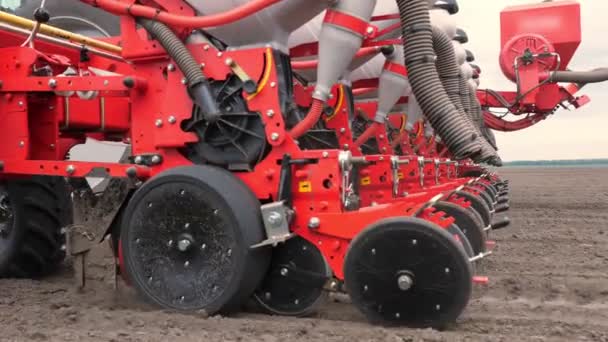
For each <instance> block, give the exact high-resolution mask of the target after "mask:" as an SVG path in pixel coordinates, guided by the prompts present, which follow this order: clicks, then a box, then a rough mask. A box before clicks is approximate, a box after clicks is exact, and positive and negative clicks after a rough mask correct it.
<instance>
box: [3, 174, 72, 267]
mask: <svg viewBox="0 0 608 342" xmlns="http://www.w3.org/2000/svg"><path fill="white" fill-rule="evenodd" d="M71 223H72V200H71V196H70V190H69V188H68V185H67V182H66V181H65V179H64V178H61V177H44V176H34V177H30V178H27V179H19V180H11V181H8V182H5V183H2V184H0V277H17V278H40V277H43V276H46V275H49V274H51V273H53V271H55V270H56V269H57V267H58V266H59V265H60V264H61V263H62V262H63V260H64V258H65V234H64V233H63V232H62V228H64V227H66V226H68V225H69V224H71Z"/></svg>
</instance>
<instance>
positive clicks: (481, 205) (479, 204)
mask: <svg viewBox="0 0 608 342" xmlns="http://www.w3.org/2000/svg"><path fill="white" fill-rule="evenodd" d="M455 195H456V196H458V197H462V198H464V199H465V200H467V201H469V202H470V203H471V206H470V207H469V208H470V209H471V210H474V211H476V212H477V213H478V214H479V216H481V220H482V223H483V226H484V227H489V226H490V225H491V224H492V214H491V213H490V208H488V205H487V204H486V201H484V200H483V199H482V198H480V197H479V196H476V195H473V194H472V193H470V192H466V191H456V192H455Z"/></svg>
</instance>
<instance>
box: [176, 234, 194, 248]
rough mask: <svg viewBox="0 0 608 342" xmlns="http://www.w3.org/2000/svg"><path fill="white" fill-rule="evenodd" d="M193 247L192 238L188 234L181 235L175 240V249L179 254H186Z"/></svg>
mask: <svg viewBox="0 0 608 342" xmlns="http://www.w3.org/2000/svg"><path fill="white" fill-rule="evenodd" d="M193 245H194V238H193V237H192V235H190V234H182V235H181V236H180V238H179V239H178V240H177V249H178V250H179V251H180V252H187V251H189V250H190V248H192V247H193Z"/></svg>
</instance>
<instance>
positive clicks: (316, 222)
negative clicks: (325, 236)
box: [308, 217, 321, 229]
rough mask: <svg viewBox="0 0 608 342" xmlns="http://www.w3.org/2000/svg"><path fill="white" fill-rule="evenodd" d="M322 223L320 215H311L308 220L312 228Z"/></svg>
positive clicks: (309, 226)
mask: <svg viewBox="0 0 608 342" xmlns="http://www.w3.org/2000/svg"><path fill="white" fill-rule="evenodd" d="M320 225H321V220H320V219H319V218H318V217H311V218H310V220H308V228H310V229H317V228H319V226H320Z"/></svg>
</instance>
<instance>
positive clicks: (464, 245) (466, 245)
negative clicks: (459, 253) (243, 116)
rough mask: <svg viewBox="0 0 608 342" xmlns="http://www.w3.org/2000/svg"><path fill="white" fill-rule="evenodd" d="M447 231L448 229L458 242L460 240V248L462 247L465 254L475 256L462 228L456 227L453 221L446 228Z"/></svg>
mask: <svg viewBox="0 0 608 342" xmlns="http://www.w3.org/2000/svg"><path fill="white" fill-rule="evenodd" d="M447 231H448V233H450V234H452V236H453V237H454V238H455V239H456V240H457V241H458V242H460V244H461V245H462V248H463V249H464V252H465V253H466V254H467V256H469V257H474V256H475V251H474V250H473V246H471V243H470V242H469V238H468V237H467V236H466V235H465V234H464V233H463V231H462V229H460V227H458V225H456V224H455V223H453V224H451V225H450V226H449V227H448V228H447Z"/></svg>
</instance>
